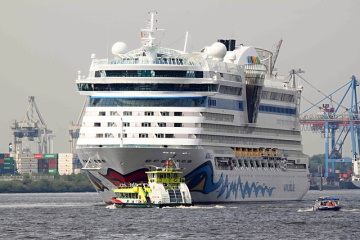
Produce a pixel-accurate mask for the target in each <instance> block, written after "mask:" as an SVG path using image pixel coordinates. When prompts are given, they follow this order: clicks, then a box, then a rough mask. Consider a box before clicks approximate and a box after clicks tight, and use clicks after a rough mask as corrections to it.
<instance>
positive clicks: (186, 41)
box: [184, 32, 189, 52]
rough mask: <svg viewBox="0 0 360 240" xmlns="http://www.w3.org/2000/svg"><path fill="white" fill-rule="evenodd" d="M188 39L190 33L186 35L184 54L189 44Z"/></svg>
mask: <svg viewBox="0 0 360 240" xmlns="http://www.w3.org/2000/svg"><path fill="white" fill-rule="evenodd" d="M188 37H189V32H186V35H185V44H184V52H186V48H187V43H188Z"/></svg>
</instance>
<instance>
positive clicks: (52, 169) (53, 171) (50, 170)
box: [49, 168, 58, 173]
mask: <svg viewBox="0 0 360 240" xmlns="http://www.w3.org/2000/svg"><path fill="white" fill-rule="evenodd" d="M57 172H58V171H57V169H56V168H55V169H54V168H49V173H57Z"/></svg>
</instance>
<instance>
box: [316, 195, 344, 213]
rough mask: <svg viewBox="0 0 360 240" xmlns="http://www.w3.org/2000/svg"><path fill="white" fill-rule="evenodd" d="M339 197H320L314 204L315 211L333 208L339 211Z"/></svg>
mask: <svg viewBox="0 0 360 240" xmlns="http://www.w3.org/2000/svg"><path fill="white" fill-rule="evenodd" d="M339 201H340V199H339V198H333V197H319V198H318V199H317V200H316V201H315V204H314V206H313V209H314V211H317V210H332V211H338V210H340V209H341V206H340V203H339Z"/></svg>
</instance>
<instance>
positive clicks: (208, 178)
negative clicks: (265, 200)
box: [185, 161, 276, 199]
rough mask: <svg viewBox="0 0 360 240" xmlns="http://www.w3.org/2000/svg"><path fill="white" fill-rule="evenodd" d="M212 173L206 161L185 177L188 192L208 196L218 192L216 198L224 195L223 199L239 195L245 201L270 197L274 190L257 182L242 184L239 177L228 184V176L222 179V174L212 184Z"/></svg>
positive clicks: (209, 164) (209, 163)
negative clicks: (259, 197) (253, 196)
mask: <svg viewBox="0 0 360 240" xmlns="http://www.w3.org/2000/svg"><path fill="white" fill-rule="evenodd" d="M213 173H214V171H213V167H212V164H211V162H210V161H207V162H205V163H204V164H202V165H201V166H199V167H198V168H196V169H195V170H194V171H192V172H191V173H189V174H188V175H186V176H185V179H186V184H187V185H188V187H189V189H190V191H193V192H201V193H204V194H208V193H211V192H213V191H216V190H219V193H218V195H217V198H220V197H221V196H223V195H224V194H225V199H228V198H230V196H234V197H235V199H237V198H238V195H239V193H240V195H241V198H242V199H245V198H246V197H248V198H251V197H252V195H253V194H254V195H255V197H256V198H257V197H258V196H259V194H261V196H262V197H265V195H266V194H267V195H268V196H269V197H270V196H272V194H273V191H274V190H275V189H276V188H275V187H268V186H267V185H266V184H262V185H259V184H258V182H256V183H255V182H249V181H246V182H245V183H243V182H242V181H241V177H240V176H239V177H238V179H237V180H235V181H231V182H230V181H229V178H228V175H226V176H225V177H224V174H223V173H222V174H221V175H220V178H219V180H218V181H217V182H215V183H214V182H213V175H214V174H213Z"/></svg>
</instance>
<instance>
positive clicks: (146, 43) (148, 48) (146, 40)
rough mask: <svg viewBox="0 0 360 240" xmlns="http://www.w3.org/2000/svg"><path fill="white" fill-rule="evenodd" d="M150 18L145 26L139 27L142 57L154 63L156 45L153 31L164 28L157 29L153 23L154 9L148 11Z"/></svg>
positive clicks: (154, 20) (154, 21)
mask: <svg viewBox="0 0 360 240" xmlns="http://www.w3.org/2000/svg"><path fill="white" fill-rule="evenodd" d="M149 14H150V20H149V22H148V24H147V28H145V29H141V34H140V36H141V43H142V46H143V50H144V52H143V57H146V59H148V60H149V62H150V63H154V62H155V61H156V57H157V52H156V48H157V47H158V45H157V43H156V41H155V40H156V38H155V33H156V32H157V31H161V30H164V29H157V28H156V27H155V23H156V22H157V20H156V19H155V15H156V14H157V12H156V11H150V12H149Z"/></svg>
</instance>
